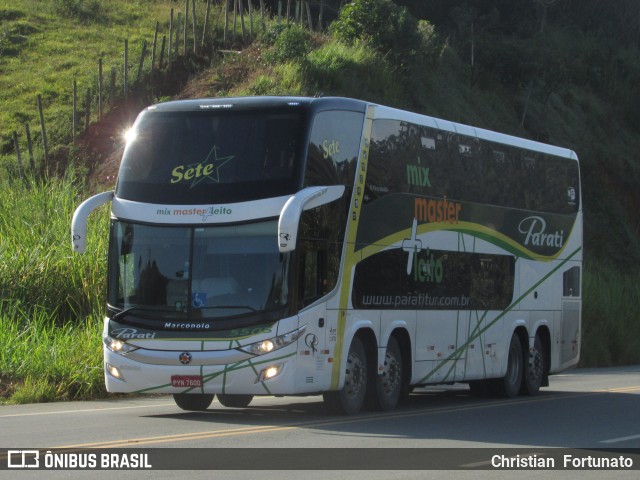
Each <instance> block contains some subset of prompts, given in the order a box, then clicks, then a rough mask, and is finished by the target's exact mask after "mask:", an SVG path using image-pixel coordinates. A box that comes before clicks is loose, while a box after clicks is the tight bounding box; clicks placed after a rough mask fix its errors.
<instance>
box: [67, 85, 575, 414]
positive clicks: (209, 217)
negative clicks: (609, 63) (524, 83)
mask: <svg viewBox="0 0 640 480" xmlns="http://www.w3.org/2000/svg"><path fill="white" fill-rule="evenodd" d="M107 202H112V206H111V228H110V243H109V245H110V246H109V255H108V262H109V269H108V272H109V273H108V299H107V314H106V318H105V320H104V331H103V340H104V374H105V380H106V386H107V389H108V391H110V392H135V393H150V394H155V393H168V394H173V396H174V398H175V401H176V403H177V404H178V406H179V407H181V408H182V409H185V410H203V409H206V408H208V407H209V405H210V404H211V402H212V401H213V399H214V396H217V398H218V400H219V402H220V403H221V404H223V405H225V406H235V407H242V406H247V405H248V404H249V403H250V402H251V400H252V398H253V397H254V396H255V395H314V394H322V395H323V396H324V400H325V403H326V405H327V406H328V407H329V409H330V410H331V411H334V412H341V413H348V414H351V413H355V412H358V411H359V410H360V409H361V408H362V407H363V405H366V406H367V407H371V408H378V409H383V410H390V409H393V408H394V407H395V406H396V405H397V403H398V401H399V399H400V398H402V397H403V396H405V395H407V394H408V393H409V392H410V391H411V389H412V388H414V387H419V386H425V385H431V384H442V383H454V382H462V383H468V384H469V385H470V387H471V390H472V391H474V392H475V391H477V392H492V393H500V394H503V395H506V396H508V397H513V396H516V395H519V394H535V393H536V392H537V391H538V390H539V388H540V387H541V386H545V385H548V377H549V375H550V374H552V373H556V372H559V371H561V370H563V369H566V368H569V367H572V366H575V365H576V363H577V362H578V359H579V354H580V328H581V268H582V211H581V191H580V175H579V166H578V160H577V157H576V155H575V154H574V153H573V152H572V151H570V150H567V149H564V148H558V147H554V146H550V145H545V144H541V143H537V142H533V141H529V140H524V139H520V138H515V137H511V136H507V135H502V134H499V133H495V132H491V131H487V130H482V129H478V128H473V127H470V126H465V125H459V124H455V123H452V122H449V121H445V120H440V119H436V118H432V117H428V116H423V115H417V114H414V113H409V112H405V111H401V110H396V109H392V108H388V107H384V106H379V105H374V104H370V103H367V102H364V101H359V100H352V99H345V98H297V97H259V98H228V99H203V100H186V101H175V102H168V103H163V104H159V105H154V106H151V107H149V108H147V109H145V110H144V111H143V112H142V113H141V114H140V115H139V116H138V119H137V120H136V122H135V124H134V126H133V128H132V129H131V131H130V132H129V135H128V141H127V145H126V148H125V151H124V156H123V159H122V163H121V166H120V171H119V175H118V181H117V186H116V189H115V191H113V192H105V193H102V194H99V195H96V196H95V197H92V198H90V199H88V200H86V201H85V202H84V203H83V204H82V205H80V206H79V207H78V209H77V211H76V213H75V215H74V218H73V224H72V242H73V248H74V250H75V251H77V252H83V251H84V250H85V241H86V240H85V237H86V219H87V216H88V214H89V213H90V212H91V211H92V210H93V209H95V208H96V207H98V206H99V205H103V204H105V203H107Z"/></svg>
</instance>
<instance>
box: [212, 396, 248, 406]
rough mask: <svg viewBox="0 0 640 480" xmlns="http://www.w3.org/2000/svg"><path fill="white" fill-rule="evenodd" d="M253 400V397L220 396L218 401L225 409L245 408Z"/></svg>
mask: <svg viewBox="0 0 640 480" xmlns="http://www.w3.org/2000/svg"><path fill="white" fill-rule="evenodd" d="M251 400H253V395H232V394H224V393H219V394H218V401H219V402H220V403H221V404H222V405H224V406H225V407H232V408H244V407H246V406H248V405H249V404H250V403H251Z"/></svg>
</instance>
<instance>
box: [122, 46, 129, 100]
mask: <svg viewBox="0 0 640 480" xmlns="http://www.w3.org/2000/svg"><path fill="white" fill-rule="evenodd" d="M123 83H124V84H123V86H122V88H123V93H124V100H125V102H126V101H127V97H128V96H129V40H128V39H126V40H125V41H124V81H123Z"/></svg>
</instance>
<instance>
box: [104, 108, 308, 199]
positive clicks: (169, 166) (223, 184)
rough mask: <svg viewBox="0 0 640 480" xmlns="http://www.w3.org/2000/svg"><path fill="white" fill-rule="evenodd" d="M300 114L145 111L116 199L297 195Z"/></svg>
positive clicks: (124, 161)
mask: <svg viewBox="0 0 640 480" xmlns="http://www.w3.org/2000/svg"><path fill="white" fill-rule="evenodd" d="M302 115H303V113H302V112H300V111H298V112H291V111H290V110H288V111H283V110H278V109H269V110H263V111H257V112H256V111H230V112H227V111H218V110H216V111H208V110H205V111H196V112H194V111H186V112H183V111H168V112H167V111H163V112H156V111H153V110H148V111H146V112H144V113H143V114H141V115H140V117H139V118H138V121H137V122H136V124H135V125H134V127H133V129H132V131H131V135H128V138H129V140H128V143H127V147H126V149H125V152H124V156H123V159H122V165H121V167H120V171H119V174H118V185H117V187H116V196H118V197H120V198H123V199H127V200H133V201H138V202H147V203H156V204H172V205H189V204H190V205H197V204H200V205H203V204H211V203H231V202H240V201H247V200H255V199H258V198H267V197H275V196H282V195H289V194H292V193H295V192H296V191H297V189H298V178H299V170H300V169H301V167H300V165H299V164H300V161H299V160H298V159H300V158H301V155H302V153H301V151H300V149H301V147H302V143H303V142H302V141H301V138H302V130H303V128H302V126H303V124H304V122H303V121H302V118H301V117H302Z"/></svg>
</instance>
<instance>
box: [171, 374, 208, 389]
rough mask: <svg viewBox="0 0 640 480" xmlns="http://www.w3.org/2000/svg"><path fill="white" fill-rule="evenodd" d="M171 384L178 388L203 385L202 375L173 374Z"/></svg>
mask: <svg viewBox="0 0 640 480" xmlns="http://www.w3.org/2000/svg"><path fill="white" fill-rule="evenodd" d="M171 385H173V386H174V387H177V388H193V387H201V386H202V377H201V376H200V375H172V376H171Z"/></svg>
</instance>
